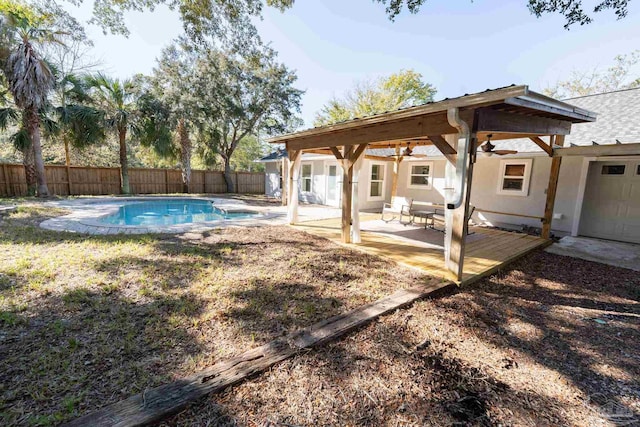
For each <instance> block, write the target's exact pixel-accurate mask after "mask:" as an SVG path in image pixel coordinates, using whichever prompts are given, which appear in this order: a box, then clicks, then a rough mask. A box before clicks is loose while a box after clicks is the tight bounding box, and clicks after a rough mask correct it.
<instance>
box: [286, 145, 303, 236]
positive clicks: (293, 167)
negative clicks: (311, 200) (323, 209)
mask: <svg viewBox="0 0 640 427" xmlns="http://www.w3.org/2000/svg"><path fill="white" fill-rule="evenodd" d="M288 152H289V209H288V211H289V215H288V217H289V224H295V223H296V222H298V179H299V177H300V161H301V159H302V151H301V150H288Z"/></svg>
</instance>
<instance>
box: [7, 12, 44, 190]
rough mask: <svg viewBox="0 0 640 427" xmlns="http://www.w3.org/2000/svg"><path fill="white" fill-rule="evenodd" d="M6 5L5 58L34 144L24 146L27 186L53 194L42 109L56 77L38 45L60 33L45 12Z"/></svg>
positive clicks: (9, 79)
mask: <svg viewBox="0 0 640 427" xmlns="http://www.w3.org/2000/svg"><path fill="white" fill-rule="evenodd" d="M2 6H3V8H2V12H3V16H2V22H0V24H1V25H0V26H2V27H3V31H4V33H3V36H4V37H3V39H4V40H3V41H4V42H5V43H3V45H4V46H5V47H8V48H6V49H5V55H6V58H2V62H3V65H4V71H5V76H6V80H7V85H8V88H9V91H10V92H11V94H12V95H13V100H14V102H15V104H16V106H17V107H18V108H20V109H21V110H22V123H23V126H24V129H25V131H26V133H27V135H28V137H29V138H28V140H29V142H30V144H31V146H30V147H23V149H24V151H23V154H24V159H23V162H24V165H25V173H26V176H27V186H28V188H29V194H33V193H34V190H35V193H36V194H37V195H38V196H41V197H44V196H48V195H49V189H48V188H47V178H46V175H45V170H44V160H43V158H42V146H41V141H40V137H41V134H40V113H41V111H40V110H41V109H42V108H43V107H44V106H45V103H46V101H47V96H48V94H49V91H50V90H51V88H52V86H53V82H54V77H53V73H52V71H51V69H50V67H49V65H48V64H47V62H46V61H45V60H44V59H43V58H42V57H41V55H40V52H39V49H38V47H40V46H42V45H44V44H47V43H55V42H57V39H56V35H57V33H56V32H55V31H54V30H53V29H52V27H51V21H49V20H48V19H47V17H46V16H44V15H37V14H35V13H34V12H33V11H32V10H30V9H28V8H26V7H24V6H21V5H19V4H15V3H8V4H3V5H2ZM34 178H35V183H34ZM34 184H35V185H34ZM34 187H35V188H34Z"/></svg>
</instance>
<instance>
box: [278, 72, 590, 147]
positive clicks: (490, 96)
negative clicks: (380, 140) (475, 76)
mask: <svg viewBox="0 0 640 427" xmlns="http://www.w3.org/2000/svg"><path fill="white" fill-rule="evenodd" d="M489 105H498V106H500V107H501V109H502V110H505V111H516V112H527V113H532V112H535V113H536V114H538V115H540V116H545V117H552V118H560V119H562V120H565V121H570V122H572V123H584V122H592V121H594V120H595V118H596V114H595V113H592V112H591V111H589V110H585V109H583V108H580V107H577V106H575V105H572V104H569V103H567V102H563V101H558V100H555V99H553V98H550V97H548V96H545V95H542V94H539V93H536V92H534V91H531V90H529V88H528V86H526V85H521V86H516V85H512V86H507V87H503V88H499V89H487V90H486V91H484V92H478V93H474V94H465V95H463V96H460V97H457V98H446V99H443V100H441V101H434V102H429V103H426V104H422V105H418V106H414V107H408V108H404V109H400V110H397V111H392V112H387V113H383V114H377V115H373V116H369V117H363V118H356V119H352V120H348V121H345V122H341V123H336V124H332V125H328V126H321V127H316V128H312V129H307V130H303V131H298V132H294V133H290V134H286V135H281V136H277V137H274V138H270V139H269V140H268V142H270V143H284V142H287V141H290V140H294V139H297V138H304V137H308V136H316V135H322V134H329V133H331V132H335V131H339V130H346V129H353V128H358V127H361V126H366V125H372V124H379V123H385V122H392V121H394V120H399V119H404V118H410V117H415V116H423V115H428V114H433V113H442V112H444V111H447V110H448V109H449V108H461V109H464V108H476V107H481V106H489Z"/></svg>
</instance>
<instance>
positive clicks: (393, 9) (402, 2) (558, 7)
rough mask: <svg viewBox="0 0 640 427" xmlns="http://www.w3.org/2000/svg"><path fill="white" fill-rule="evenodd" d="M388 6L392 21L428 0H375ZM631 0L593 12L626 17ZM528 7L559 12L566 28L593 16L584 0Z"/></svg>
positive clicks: (533, 1)
mask: <svg viewBox="0 0 640 427" xmlns="http://www.w3.org/2000/svg"><path fill="white" fill-rule="evenodd" d="M375 1H377V2H378V3H382V4H384V5H385V6H386V11H387V15H389V19H391V20H392V21H393V20H394V19H395V18H396V17H397V16H398V15H399V14H400V13H401V12H402V11H403V10H404V8H405V7H406V8H407V10H408V11H409V12H410V13H418V11H419V10H420V7H421V6H422V5H423V4H424V3H426V2H427V0H375ZM630 1H631V0H597V1H596V4H595V6H594V8H593V13H600V12H603V11H605V10H608V9H610V10H613V12H615V14H616V16H617V17H618V19H622V18H625V17H626V16H627V13H628V6H629V2H630ZM527 3H528V4H527V7H528V8H529V11H530V12H531V14H533V15H535V16H536V17H537V18H540V17H541V16H542V15H544V14H548V13H559V14H560V15H562V16H563V17H564V18H565V24H564V28H566V29H569V27H571V25H574V24H580V25H585V24H590V23H591V22H592V21H593V18H592V17H591V16H589V15H588V14H587V12H585V10H584V7H583V5H582V0H528V1H527Z"/></svg>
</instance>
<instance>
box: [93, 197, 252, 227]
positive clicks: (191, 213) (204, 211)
mask: <svg viewBox="0 0 640 427" xmlns="http://www.w3.org/2000/svg"><path fill="white" fill-rule="evenodd" d="M256 215H259V214H258V213H256V212H250V211H236V210H234V211H227V210H225V209H221V208H217V207H215V206H214V205H213V203H212V202H210V201H207V200H187V199H182V200H153V201H144V202H136V203H128V204H125V205H122V206H120V207H119V208H118V210H117V211H116V212H114V213H112V214H109V215H106V216H103V217H101V218H99V219H98V221H99V222H101V223H103V224H105V225H132V226H163V225H164V226H171V225H178V224H190V223H199V222H208V221H222V220H235V219H244V218H250V217H253V216H256Z"/></svg>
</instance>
